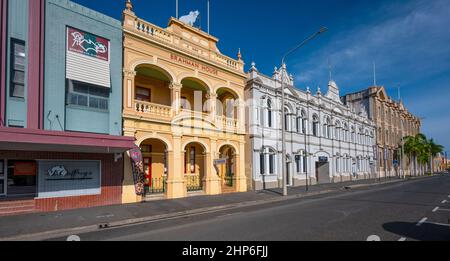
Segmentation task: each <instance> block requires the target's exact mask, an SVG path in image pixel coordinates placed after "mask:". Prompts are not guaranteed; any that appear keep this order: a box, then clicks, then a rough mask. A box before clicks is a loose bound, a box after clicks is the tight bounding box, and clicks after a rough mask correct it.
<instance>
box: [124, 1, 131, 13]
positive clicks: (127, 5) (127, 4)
mask: <svg viewBox="0 0 450 261" xmlns="http://www.w3.org/2000/svg"><path fill="white" fill-rule="evenodd" d="M125 7H126V9H127V10H129V11H133V3H131V0H127V2H126V3H125Z"/></svg>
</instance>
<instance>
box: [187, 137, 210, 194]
mask: <svg viewBox="0 0 450 261" xmlns="http://www.w3.org/2000/svg"><path fill="white" fill-rule="evenodd" d="M205 157H206V149H205V148H204V147H203V145H202V144H200V143H198V142H191V143H189V144H187V145H186V147H185V148H184V166H183V170H184V178H185V181H186V188H187V191H188V192H192V191H201V190H203V187H204V186H203V179H204V177H205V171H206V160H205Z"/></svg>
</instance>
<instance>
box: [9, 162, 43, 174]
mask: <svg viewBox="0 0 450 261" xmlns="http://www.w3.org/2000/svg"><path fill="white" fill-rule="evenodd" d="M36 170H37V166H36V163H35V162H16V163H14V176H36Z"/></svg>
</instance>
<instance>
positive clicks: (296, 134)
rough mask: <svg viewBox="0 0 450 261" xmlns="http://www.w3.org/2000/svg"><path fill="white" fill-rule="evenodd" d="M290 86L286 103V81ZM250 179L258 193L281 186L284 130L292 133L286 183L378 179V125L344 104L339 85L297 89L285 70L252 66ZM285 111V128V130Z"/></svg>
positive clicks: (358, 109)
mask: <svg viewBox="0 0 450 261" xmlns="http://www.w3.org/2000/svg"><path fill="white" fill-rule="evenodd" d="M282 81H283V82H284V83H285V86H287V89H286V90H285V92H286V104H285V105H284V106H283V105H282V104H281V92H280V87H281V82H282ZM245 97H246V101H247V106H248V109H247V117H246V118H247V125H246V128H247V133H248V137H247V144H248V146H247V152H246V155H247V160H246V163H247V176H248V179H250V180H252V188H253V189H255V190H260V189H267V188H275V187H280V186H281V185H282V172H281V169H282V166H281V164H284V163H283V162H282V138H281V137H282V128H285V130H286V131H287V139H286V142H287V143H286V148H287V152H286V153H287V155H286V157H287V162H286V163H285V164H286V172H287V181H286V183H287V185H290V186H300V185H305V184H306V182H308V184H317V183H330V182H341V181H348V180H355V179H364V178H374V177H376V172H375V165H374V163H375V161H374V156H375V155H374V145H375V124H374V123H373V122H372V121H371V120H370V119H369V118H368V117H367V113H366V112H365V108H364V107H363V106H352V107H349V106H346V105H344V104H343V103H342V101H341V99H340V95H339V88H338V86H337V84H336V83H335V82H334V81H330V82H329V84H328V92H327V93H326V94H322V92H321V91H320V89H319V90H318V91H317V93H316V94H312V93H311V91H310V90H309V89H307V90H306V91H304V90H300V89H297V88H295V87H294V82H293V78H292V76H290V75H289V74H288V72H287V70H286V67H285V66H283V67H282V68H280V69H277V68H275V71H274V73H273V75H272V76H271V77H270V76H266V75H264V74H262V73H260V72H259V71H258V70H257V69H256V67H255V65H254V64H253V65H252V67H251V69H250V71H249V79H248V81H247V86H246V88H245ZM281 110H284V111H285V113H286V114H285V115H286V125H285V126H281Z"/></svg>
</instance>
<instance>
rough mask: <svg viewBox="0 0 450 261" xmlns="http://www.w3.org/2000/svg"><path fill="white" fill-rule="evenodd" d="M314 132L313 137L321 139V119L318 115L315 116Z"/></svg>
mask: <svg viewBox="0 0 450 261" xmlns="http://www.w3.org/2000/svg"><path fill="white" fill-rule="evenodd" d="M312 132H313V136H315V137H319V117H317V115H314V116H313V124H312Z"/></svg>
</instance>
